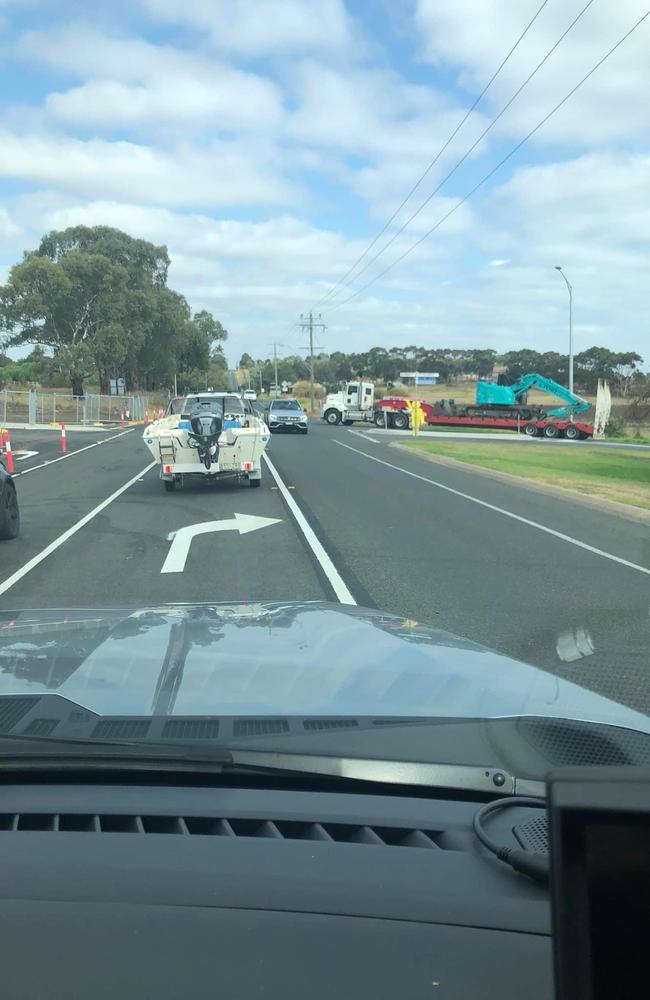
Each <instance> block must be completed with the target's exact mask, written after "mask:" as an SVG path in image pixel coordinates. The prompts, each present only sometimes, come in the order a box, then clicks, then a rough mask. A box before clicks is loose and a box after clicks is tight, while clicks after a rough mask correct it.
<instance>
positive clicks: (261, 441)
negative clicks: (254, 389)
mask: <svg viewBox="0 0 650 1000" xmlns="http://www.w3.org/2000/svg"><path fill="white" fill-rule="evenodd" d="M258 413H259V411H258V410H257V409H256V408H255V407H254V406H253V404H252V402H251V400H248V399H244V398H242V397H241V396H239V395H237V394H236V393H229V392H197V393H191V394H190V395H188V396H183V397H180V398H177V399H172V400H171V401H170V403H169V406H168V407H167V412H166V414H165V416H164V417H161V419H160V420H154V422H153V423H152V424H149V425H148V426H147V427H145V429H144V433H143V435H142V437H143V440H144V443H145V444H146V446H147V448H148V449H149V451H150V452H151V454H152V455H153V457H154V459H155V460H156V462H158V463H159V464H160V478H161V479H162V481H163V483H164V484H165V489H166V490H167V491H172V490H174V489H176V486H177V485H182V483H183V480H184V479H185V477H186V476H201V477H202V478H206V477H207V478H209V479H217V478H219V479H224V478H237V479H239V480H244V481H247V482H248V484H249V485H250V486H259V485H260V484H261V481H262V455H263V453H264V449H265V448H266V446H267V444H268V442H269V438H270V432H269V429H268V427H267V426H266V424H265V422H264V420H263V418H262V417H261V416H259V415H258Z"/></svg>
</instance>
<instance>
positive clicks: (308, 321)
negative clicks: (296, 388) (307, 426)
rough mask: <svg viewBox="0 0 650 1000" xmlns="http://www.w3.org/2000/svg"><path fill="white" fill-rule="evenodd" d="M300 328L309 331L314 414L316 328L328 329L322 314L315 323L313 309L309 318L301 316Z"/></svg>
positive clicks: (310, 388)
mask: <svg viewBox="0 0 650 1000" xmlns="http://www.w3.org/2000/svg"><path fill="white" fill-rule="evenodd" d="M299 326H300V328H301V329H302V330H305V329H306V330H309V409H310V411H311V413H312V414H313V412H314V327H316V328H317V329H318V328H320V329H321V330H325V329H327V328H326V326H325V324H324V323H323V322H322V321H321V317H320V313H319V314H318V316H317V319H316V322H314V317H313V314H312V311H311V309H310V310H309V316H308V317H306V316H304V315H303V313H301V314H300V323H299Z"/></svg>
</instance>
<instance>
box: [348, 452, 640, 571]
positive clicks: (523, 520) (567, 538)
mask: <svg viewBox="0 0 650 1000" xmlns="http://www.w3.org/2000/svg"><path fill="white" fill-rule="evenodd" d="M334 444H340V445H341V447H342V448H347V449H348V450H349V451H354V452H356V454H357V455H363V457H364V458H367V459H369V461H371V462H379V464H380V465H385V466H387V468H389V469H394V470H395V472H402V473H403V474H404V475H405V476H411V477H412V478H413V479H420V480H421V481H422V482H423V483H428V484H429V486H437V487H438V489H439V490H445V492H446V493H453V494H454V496H457V497H462V498H463V500H470V501H471V502H472V503H476V504H478V505H479V506H480V507H486V508H487V509H488V510H493V511H495V512H496V513H497V514H502V515H503V516H504V517H509V518H511V520H513V521H519V523H520V524H527V525H528V527H530V528H536V529H537V530H538V531H543V532H545V534H547V535H553V537H554V538H559V539H560V540H561V541H563V542H568V543H569V544H570V545H575V546H577V548H579V549H585V550H586V551H587V552H593V553H594V555H597V556H602V557H603V559H610V560H611V561H612V562H616V563H620V565H621V566H627V567H628V568H629V569H635V570H636V571H637V572H638V573H645V574H646V576H650V569H648V567H647V566H639V565H638V563H633V562H630V561H629V559H622V558H621V556H615V555H614V554H613V553H612V552H605V550H604V549H597V548H596V547H595V546H594V545H588V544H587V543H586V542H581V541H580V540H579V539H578V538H573V537H572V536H571V535H565V534H564V533H563V532H562V531H556V530H555V528H547V527H546V525H545V524H539V523H538V522H537V521H531V520H529V519H528V518H527V517H522V516H521V515H520V514H513V512H512V511H510V510H504V508H503V507H497V506H496V505H495V504H493V503H488V502H487V500H479V498H478V497H473V496H471V495H470V494H469V493H463V492H462V491H461V490H455V489H453V488H452V487H451V486H445V484H444V483H438V482H436V480H435V479H428V478H427V476H420V475H418V473H417V472H409V470H408V469H402V468H401V467H400V466H399V465H392V464H391V462H385V461H384V460H383V459H381V458H375V456H374V455H368V454H367V453H366V452H365V451H359V449H358V448H352V447H350V445H349V444H343V442H342V441H334Z"/></svg>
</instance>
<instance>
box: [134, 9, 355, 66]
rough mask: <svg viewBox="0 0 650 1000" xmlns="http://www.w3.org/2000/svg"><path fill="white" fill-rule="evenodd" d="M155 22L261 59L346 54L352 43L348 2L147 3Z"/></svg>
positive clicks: (215, 44)
mask: <svg viewBox="0 0 650 1000" xmlns="http://www.w3.org/2000/svg"><path fill="white" fill-rule="evenodd" d="M143 2H144V6H145V8H146V9H147V10H148V11H149V12H150V13H151V14H152V15H154V16H155V17H156V18H159V19H161V20H163V21H169V22H171V23H172V24H181V25H186V26H187V27H190V28H194V29H196V30H198V31H201V32H207V33H208V34H209V37H210V39H211V41H212V43H213V44H214V46H215V47H217V48H219V49H223V50H224V51H227V52H233V53H236V54H238V55H245V56H259V55H263V54H277V53H289V52H304V51H306V50H321V49H329V50H335V51H336V50H341V49H344V48H347V47H348V46H349V45H350V44H351V41H352V27H351V23H350V18H349V16H348V14H347V12H346V8H345V4H344V3H343V0H143Z"/></svg>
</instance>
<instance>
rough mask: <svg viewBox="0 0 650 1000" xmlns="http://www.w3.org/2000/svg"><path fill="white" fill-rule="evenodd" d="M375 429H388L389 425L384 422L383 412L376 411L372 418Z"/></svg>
mask: <svg viewBox="0 0 650 1000" xmlns="http://www.w3.org/2000/svg"><path fill="white" fill-rule="evenodd" d="M374 422H375V427H387V426H388V427H390V423H387V422H386V416H385V414H384V411H383V410H377V411H376V412H375V416H374Z"/></svg>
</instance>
